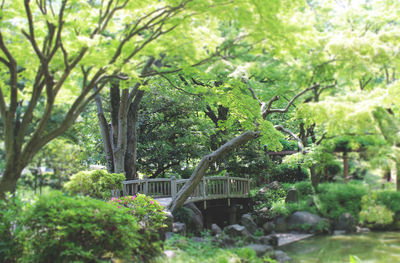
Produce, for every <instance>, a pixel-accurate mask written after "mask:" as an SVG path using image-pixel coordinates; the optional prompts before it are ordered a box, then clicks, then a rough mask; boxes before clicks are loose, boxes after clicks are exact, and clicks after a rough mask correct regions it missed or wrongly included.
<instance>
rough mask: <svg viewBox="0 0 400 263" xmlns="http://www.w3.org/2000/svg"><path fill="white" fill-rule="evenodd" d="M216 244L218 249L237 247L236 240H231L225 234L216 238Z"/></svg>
mask: <svg viewBox="0 0 400 263" xmlns="http://www.w3.org/2000/svg"><path fill="white" fill-rule="evenodd" d="M213 242H214V243H216V245H217V246H218V247H233V246H234V245H235V243H236V242H235V240H234V239H233V238H231V237H230V236H227V235H225V234H224V233H221V234H217V235H216V236H215V237H214V241H213Z"/></svg>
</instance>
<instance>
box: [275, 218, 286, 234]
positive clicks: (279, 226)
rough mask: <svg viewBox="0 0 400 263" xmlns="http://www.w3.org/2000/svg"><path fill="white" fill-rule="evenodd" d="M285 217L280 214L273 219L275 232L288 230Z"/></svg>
mask: <svg viewBox="0 0 400 263" xmlns="http://www.w3.org/2000/svg"><path fill="white" fill-rule="evenodd" d="M286 221H287V219H286V218H285V217H283V216H280V217H278V218H276V219H275V231H276V232H287V231H288V230H289V228H288V224H287V222H286Z"/></svg>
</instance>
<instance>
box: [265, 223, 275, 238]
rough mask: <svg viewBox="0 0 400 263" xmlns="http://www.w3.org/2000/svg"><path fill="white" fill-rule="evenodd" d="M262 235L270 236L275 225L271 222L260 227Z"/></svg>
mask: <svg viewBox="0 0 400 263" xmlns="http://www.w3.org/2000/svg"><path fill="white" fill-rule="evenodd" d="M262 228H263V230H264V234H267V235H268V234H271V233H272V232H273V231H274V230H275V224H274V223H273V222H266V223H265V224H263V226H262Z"/></svg>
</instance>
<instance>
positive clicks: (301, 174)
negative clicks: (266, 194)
mask: <svg viewBox="0 0 400 263" xmlns="http://www.w3.org/2000/svg"><path fill="white" fill-rule="evenodd" d="M307 178H308V172H307V170H306V169H305V168H303V167H301V168H300V169H299V168H298V167H293V166H290V165H288V164H281V165H279V166H276V167H274V168H273V169H272V170H271V171H270V180H272V181H278V182H281V183H295V182H299V181H304V180H306V179H307Z"/></svg>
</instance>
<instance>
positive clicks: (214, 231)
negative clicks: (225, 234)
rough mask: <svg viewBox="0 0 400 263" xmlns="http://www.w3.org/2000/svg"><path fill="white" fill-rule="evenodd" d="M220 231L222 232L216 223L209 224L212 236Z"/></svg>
mask: <svg viewBox="0 0 400 263" xmlns="http://www.w3.org/2000/svg"><path fill="white" fill-rule="evenodd" d="M221 232H222V229H221V228H220V227H219V226H218V225H217V224H212V225H211V234H212V235H213V236H215V235H218V234H221Z"/></svg>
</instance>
